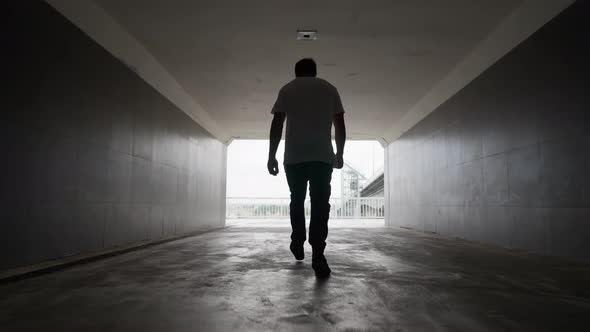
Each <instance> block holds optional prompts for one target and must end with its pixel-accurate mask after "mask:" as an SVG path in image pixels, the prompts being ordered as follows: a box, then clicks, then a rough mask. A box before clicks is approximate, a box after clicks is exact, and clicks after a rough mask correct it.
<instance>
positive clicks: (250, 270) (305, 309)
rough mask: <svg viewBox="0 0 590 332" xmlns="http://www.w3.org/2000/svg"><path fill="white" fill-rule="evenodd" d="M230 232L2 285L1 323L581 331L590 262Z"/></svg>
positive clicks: (369, 237) (423, 242)
mask: <svg viewBox="0 0 590 332" xmlns="http://www.w3.org/2000/svg"><path fill="white" fill-rule="evenodd" d="M288 235H289V229H288V228H286V227H252V225H250V226H249V227H242V226H233V227H230V228H227V229H225V230H220V231H214V232H209V233H204V234H201V235H198V236H195V237H191V238H186V239H183V240H179V241H174V242H170V243H167V244H162V245H158V246H153V247H149V248H147V249H143V250H139V251H135V252H132V253H127V254H124V255H121V256H117V257H112V258H109V259H105V260H101V261H98V262H94V263H89V264H85V265H79V266H77V267H73V268H69V269H67V270H63V271H60V272H55V273H52V274H48V275H44V276H39V277H35V278H31V279H27V280H22V281H19V282H13V283H5V284H3V285H0V330H1V331H167V332H171V331H226V330H240V331H247V330H250V331H265V330H269V331H270V330H273V331H276V330H303V331H306V330H318V331H322V330H384V331H579V330H587V329H588V327H587V325H588V323H590V287H589V286H588V285H589V283H588V281H590V266H589V265H583V264H576V263H571V262H566V261H561V260H557V259H549V258H545V257H539V256H529V255H524V254H521V253H515V252H509V251H505V250H500V249H497V248H492V247H484V246H479V245H475V244H470V243H467V242H463V241H454V240H448V239H442V238H438V237H434V236H428V235H422V234H416V233H413V232H410V231H404V230H399V229H386V228H376V227H372V228H366V229H362V228H343V227H340V228H338V227H335V228H333V229H332V230H331V232H330V236H329V242H328V248H327V255H326V256H327V258H328V261H329V262H330V264H331V267H332V270H333V274H332V277H331V278H330V279H329V280H327V281H325V282H318V281H316V279H315V277H314V275H313V271H312V270H311V266H310V265H311V262H310V259H309V258H310V256H311V255H310V254H311V252H310V248H309V246H307V245H306V255H307V257H306V260H305V261H304V262H302V263H301V262H296V261H294V259H293V258H292V256H291V253H290V252H289V250H288V244H289V237H288Z"/></svg>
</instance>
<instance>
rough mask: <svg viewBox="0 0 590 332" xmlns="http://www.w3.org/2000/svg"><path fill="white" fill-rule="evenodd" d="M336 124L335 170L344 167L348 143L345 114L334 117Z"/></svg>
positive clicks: (337, 114) (341, 113) (333, 120)
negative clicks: (345, 146)
mask: <svg viewBox="0 0 590 332" xmlns="http://www.w3.org/2000/svg"><path fill="white" fill-rule="evenodd" d="M332 122H333V123H334V135H335V136H336V160H335V161H334V168H338V169H340V168H342V167H343V166H344V143H345V142H346V125H345V124H344V112H340V113H336V114H334V115H333V116H332Z"/></svg>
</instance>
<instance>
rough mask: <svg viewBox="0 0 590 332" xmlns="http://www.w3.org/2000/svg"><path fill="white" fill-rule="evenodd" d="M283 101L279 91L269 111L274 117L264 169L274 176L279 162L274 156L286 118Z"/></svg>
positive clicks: (277, 172) (281, 93) (277, 171)
mask: <svg viewBox="0 0 590 332" xmlns="http://www.w3.org/2000/svg"><path fill="white" fill-rule="evenodd" d="M283 99H284V96H283V92H282V90H281V91H279V96H278V97H277V101H276V102H275V104H274V106H273V107H272V111H271V113H272V114H274V117H273V118H272V123H271V125H270V139H269V141H270V146H269V149H268V162H267V163H266V167H267V168H268V172H269V173H270V174H271V175H275V176H276V175H277V174H279V162H278V161H277V158H276V154H277V149H278V148H279V143H281V136H283V123H285V118H286V117H287V115H286V113H285V109H284V105H283V104H284V101H283Z"/></svg>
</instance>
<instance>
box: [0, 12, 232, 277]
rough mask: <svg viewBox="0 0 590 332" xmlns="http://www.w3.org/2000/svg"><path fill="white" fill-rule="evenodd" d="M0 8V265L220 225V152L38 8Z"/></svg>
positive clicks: (85, 39)
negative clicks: (1, 17) (0, 14)
mask: <svg viewBox="0 0 590 332" xmlns="http://www.w3.org/2000/svg"><path fill="white" fill-rule="evenodd" d="M5 7H6V6H5ZM7 7H8V8H5V10H6V9H7V10H8V11H7V12H8V15H7V16H5V18H4V20H3V21H2V24H1V25H2V32H1V35H0V36H1V38H2V41H1V42H2V52H1V55H0V56H1V59H2V64H3V70H2V72H3V75H2V76H3V82H2V89H1V91H2V93H3V95H2V99H1V100H0V103H1V104H2V112H1V117H2V121H0V128H1V129H0V135H1V136H0V137H1V139H2V147H3V149H2V150H3V151H2V156H3V157H2V163H0V177H1V178H0V181H1V182H2V185H1V192H0V195H1V196H0V204H1V205H2V206H1V208H0V214H1V226H0V227H1V229H0V269H5V268H11V267H16V266H21V265H27V264H32V263H36V262H41V261H45V260H48V259H52V258H57V257H63V256H69V255H75V254H79V253H91V252H94V251H99V250H102V249H105V248H111V247H115V246H119V245H125V244H130V243H134V242H138V241H144V240H156V239H161V238H164V237H168V236H171V235H178V234H184V233H187V232H191V231H195V230H199V229H203V228H209V227H215V226H221V225H223V224H224V222H225V216H224V214H225V171H226V167H225V162H226V159H225V158H226V156H225V154H226V147H225V145H224V144H222V143H221V142H219V141H218V140H216V139H214V138H213V137H212V136H211V135H210V134H209V133H207V132H206V131H205V130H203V129H202V128H201V127H200V126H199V125H197V124H196V123H195V122H194V121H192V120H191V119H190V118H189V117H188V116H187V115H186V114H185V113H183V112H182V111H180V110H179V109H177V108H176V107H175V106H174V105H173V104H171V103H170V102H169V101H168V100H166V99H165V98H163V97H162V96H161V95H160V94H158V93H157V92H156V91H155V90H154V89H153V88H152V87H150V86H149V85H148V84H146V83H145V82H144V81H142V80H141V79H140V78H139V77H138V76H137V75H136V74H135V73H134V72H133V71H132V70H130V69H129V68H127V67H126V66H125V65H124V64H122V63H121V62H120V61H118V60H117V59H115V58H113V57H112V56H111V55H110V54H109V53H108V52H106V51H105V50H103V49H102V48H101V47H99V46H98V45H97V44H96V43H94V42H93V41H92V40H91V39H90V38H88V37H87V36H86V35H84V34H83V33H82V32H80V31H79V30H78V29H77V28H76V27H74V26H73V25H72V24H70V23H69V22H68V21H67V20H65V19H64V18H63V17H61V16H60V15H59V14H57V13H56V12H55V11H54V10H53V9H52V8H51V7H49V6H48V5H47V4H45V3H44V2H42V1H19V2H17V1H12V2H11V3H10V4H9V5H8V6H7Z"/></svg>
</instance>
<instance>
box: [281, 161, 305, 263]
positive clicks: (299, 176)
mask: <svg viewBox="0 0 590 332" xmlns="http://www.w3.org/2000/svg"><path fill="white" fill-rule="evenodd" d="M304 166H305V165H303V164H294V165H285V173H286V174H287V183H288V184H289V190H290V191H291V204H289V215H290V217H291V228H292V232H291V246H290V249H291V252H292V253H293V255H294V256H295V259H297V260H302V259H304V258H305V256H304V253H303V244H304V243H305V240H306V231H305V207H304V204H305V194H306V193H307V175H306V171H305V167H304Z"/></svg>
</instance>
